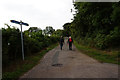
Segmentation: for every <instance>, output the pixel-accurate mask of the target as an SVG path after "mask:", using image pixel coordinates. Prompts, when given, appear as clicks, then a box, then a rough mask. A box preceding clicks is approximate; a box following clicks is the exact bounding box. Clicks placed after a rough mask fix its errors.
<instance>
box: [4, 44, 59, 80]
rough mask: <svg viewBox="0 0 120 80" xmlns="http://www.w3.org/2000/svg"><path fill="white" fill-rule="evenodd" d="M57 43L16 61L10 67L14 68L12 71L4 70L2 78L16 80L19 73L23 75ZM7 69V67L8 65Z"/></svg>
mask: <svg viewBox="0 0 120 80" xmlns="http://www.w3.org/2000/svg"><path fill="white" fill-rule="evenodd" d="M57 45H58V44H53V45H51V46H49V47H48V48H46V49H44V50H42V51H40V52H38V53H37V54H35V55H32V56H28V57H25V60H24V61H17V62H15V63H17V64H14V65H13V66H12V67H13V68H14V69H13V70H12V71H8V72H4V73H3V75H2V78H3V79H2V80H8V79H9V80H16V79H18V78H19V77H20V76H21V75H23V74H24V73H25V72H27V71H29V70H30V69H32V68H33V67H34V66H35V65H37V64H38V62H39V61H40V60H41V58H42V57H43V56H44V55H45V53H47V52H48V51H50V50H51V49H53V48H55V47H56V46H57ZM8 69H9V67H8Z"/></svg>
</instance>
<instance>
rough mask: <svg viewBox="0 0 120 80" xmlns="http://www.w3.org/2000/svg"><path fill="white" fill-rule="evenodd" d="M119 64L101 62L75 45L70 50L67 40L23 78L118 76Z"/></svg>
mask: <svg viewBox="0 0 120 80" xmlns="http://www.w3.org/2000/svg"><path fill="white" fill-rule="evenodd" d="M117 77H118V65H116V64H108V63H99V62H98V61H96V60H95V59H93V58H91V57H89V56H87V55H85V54H82V53H81V52H79V51H78V50H77V49H76V48H75V46H74V45H73V50H72V51H70V50H68V44H67V42H66V41H65V44H64V46H63V50H62V51H61V50H60V47H59V46H57V47H56V48H54V49H53V50H51V51H49V52H48V53H47V54H46V55H45V56H44V58H43V59H42V60H41V61H40V63H39V64H38V65H37V66H35V67H34V68H33V69H31V70H30V71H28V72H27V73H25V74H24V75H23V76H21V78H117Z"/></svg>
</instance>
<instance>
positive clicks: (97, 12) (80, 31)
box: [63, 2, 120, 49]
mask: <svg viewBox="0 0 120 80" xmlns="http://www.w3.org/2000/svg"><path fill="white" fill-rule="evenodd" d="M74 7H75V9H76V14H75V16H74V19H73V21H72V22H71V23H69V24H70V25H69V27H68V28H67V29H66V26H65V25H64V26H63V27H64V30H65V31H64V32H65V33H66V34H67V33H68V32H71V35H72V36H73V37H74V39H76V41H77V42H79V43H81V44H85V45H89V46H92V47H96V48H99V49H106V48H110V47H118V46H120V43H119V41H120V2H118V3H103V2H101V3H90V2H79V3H74ZM65 33H64V34H65Z"/></svg>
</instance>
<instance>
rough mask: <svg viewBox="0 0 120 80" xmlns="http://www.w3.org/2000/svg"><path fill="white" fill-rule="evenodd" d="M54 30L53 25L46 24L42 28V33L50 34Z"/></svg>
mask: <svg viewBox="0 0 120 80" xmlns="http://www.w3.org/2000/svg"><path fill="white" fill-rule="evenodd" d="M54 31H55V29H53V27H51V26H47V27H46V29H44V30H43V34H44V35H49V36H51V35H52V33H53V32H54Z"/></svg>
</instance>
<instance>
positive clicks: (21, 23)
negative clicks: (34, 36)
mask: <svg viewBox="0 0 120 80" xmlns="http://www.w3.org/2000/svg"><path fill="white" fill-rule="evenodd" d="M10 22H12V23H16V24H19V25H20V26H21V45H22V58H23V60H24V46H23V34H22V25H25V26H29V24H28V23H24V22H22V21H20V22H19V21H15V20H10Z"/></svg>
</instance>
